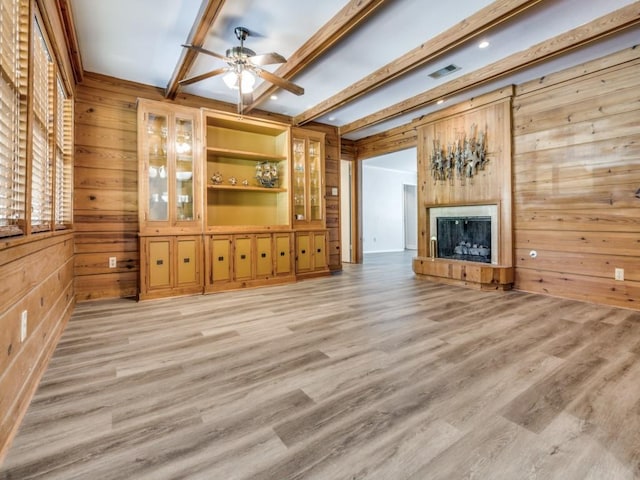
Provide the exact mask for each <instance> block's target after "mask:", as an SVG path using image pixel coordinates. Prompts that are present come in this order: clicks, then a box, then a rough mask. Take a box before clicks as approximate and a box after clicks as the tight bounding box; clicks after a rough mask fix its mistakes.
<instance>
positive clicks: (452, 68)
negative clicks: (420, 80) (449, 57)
mask: <svg viewBox="0 0 640 480" xmlns="http://www.w3.org/2000/svg"><path fill="white" fill-rule="evenodd" d="M456 70H460V67H459V66H457V65H454V64H453V63H452V64H451V65H447V66H446V67H444V68H441V69H440V70H436V71H435V72H433V73H430V74H429V76H430V77H431V78H434V79H436V80H437V79H438V78H442V77H444V76H445V75H449V74H450V73H453V72H455V71H456Z"/></svg>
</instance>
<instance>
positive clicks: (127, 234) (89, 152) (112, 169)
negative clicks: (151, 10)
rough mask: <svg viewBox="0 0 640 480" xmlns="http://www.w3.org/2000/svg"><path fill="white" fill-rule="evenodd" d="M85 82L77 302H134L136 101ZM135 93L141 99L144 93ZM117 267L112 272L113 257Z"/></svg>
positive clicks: (80, 96) (80, 115)
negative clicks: (115, 299) (116, 299)
mask: <svg viewBox="0 0 640 480" xmlns="http://www.w3.org/2000/svg"><path fill="white" fill-rule="evenodd" d="M99 80H100V79H96V78H92V76H91V75H90V74H88V75H87V76H86V82H85V84H82V85H79V86H78V88H77V97H76V109H75V121H76V131H75V135H76V137H75V138H76V145H75V152H76V163H75V169H74V181H75V196H74V220H75V226H76V238H75V242H76V246H75V248H76V254H77V256H76V259H75V262H74V263H75V283H76V295H77V296H78V300H89V299H96V298H104V297H124V296H135V295H136V294H137V272H138V266H139V254H138V247H137V241H136V238H135V232H137V231H138V196H137V188H138V180H137V175H138V173H137V172H138V163H137V116H136V97H135V96H132V95H127V93H126V89H125V88H123V89H122V90H123V91H122V92H121V93H115V92H113V91H112V90H111V87H110V85H109V86H107V85H108V84H107V82H104V83H102V84H101V83H100V82H99ZM137 93H138V94H139V93H141V92H140V90H138V91H137ZM112 256H115V257H116V261H117V262H116V264H117V267H116V268H114V269H109V268H108V265H109V257H112Z"/></svg>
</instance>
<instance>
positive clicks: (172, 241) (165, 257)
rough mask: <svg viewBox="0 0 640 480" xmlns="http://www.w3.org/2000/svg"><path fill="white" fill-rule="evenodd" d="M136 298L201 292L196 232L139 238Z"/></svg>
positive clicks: (198, 243)
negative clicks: (137, 296)
mask: <svg viewBox="0 0 640 480" xmlns="http://www.w3.org/2000/svg"><path fill="white" fill-rule="evenodd" d="M140 258H141V264H143V265H144V268H141V274H140V275H141V278H140V298H141V299H149V298H158V297H166V296H170V295H187V294H193V293H201V292H202V284H203V282H202V274H201V272H202V237H201V236H199V235H176V236H145V237H141V238H140Z"/></svg>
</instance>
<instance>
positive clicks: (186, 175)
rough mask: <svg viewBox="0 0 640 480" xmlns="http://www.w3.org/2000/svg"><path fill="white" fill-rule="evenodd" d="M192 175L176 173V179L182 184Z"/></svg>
mask: <svg viewBox="0 0 640 480" xmlns="http://www.w3.org/2000/svg"><path fill="white" fill-rule="evenodd" d="M192 175H193V173H192V172H177V173H176V178H177V179H178V180H180V181H181V182H184V181H185V180H189V179H190V178H191V176H192Z"/></svg>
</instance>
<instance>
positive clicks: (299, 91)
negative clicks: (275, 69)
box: [255, 68, 304, 95]
mask: <svg viewBox="0 0 640 480" xmlns="http://www.w3.org/2000/svg"><path fill="white" fill-rule="evenodd" d="M255 72H256V74H257V75H258V76H259V77H261V78H264V79H265V80H266V81H268V82H271V83H273V84H274V85H276V86H278V87H280V88H283V89H285V90H287V91H289V92H291V93H293V94H295V95H303V94H304V88H302V87H301V86H299V85H296V84H295V83H293V82H290V81H289V80H285V79H284V78H282V77H279V76H277V75H274V74H273V73H271V72H268V71H266V70H262V69H261V68H256V69H255Z"/></svg>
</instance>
